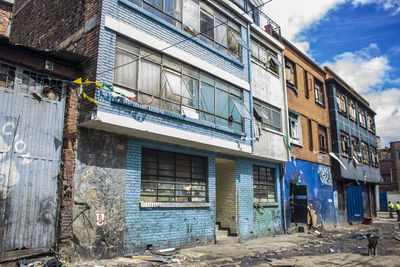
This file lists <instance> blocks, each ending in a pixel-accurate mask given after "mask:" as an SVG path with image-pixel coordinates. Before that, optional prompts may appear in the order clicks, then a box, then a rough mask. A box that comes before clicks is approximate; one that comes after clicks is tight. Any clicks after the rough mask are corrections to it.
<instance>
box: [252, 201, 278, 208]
mask: <svg viewBox="0 0 400 267" xmlns="http://www.w3.org/2000/svg"><path fill="white" fill-rule="evenodd" d="M255 205H259V206H261V207H263V208H265V207H278V206H279V203H278V202H261V203H258V202H255ZM254 208H257V207H254Z"/></svg>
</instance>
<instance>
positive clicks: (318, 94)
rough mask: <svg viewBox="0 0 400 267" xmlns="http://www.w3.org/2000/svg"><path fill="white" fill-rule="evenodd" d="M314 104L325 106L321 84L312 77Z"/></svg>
mask: <svg viewBox="0 0 400 267" xmlns="http://www.w3.org/2000/svg"><path fill="white" fill-rule="evenodd" d="M314 91H315V103H317V104H320V105H321V106H325V100H324V86H323V83H322V82H321V81H320V80H318V79H317V78H315V77H314Z"/></svg>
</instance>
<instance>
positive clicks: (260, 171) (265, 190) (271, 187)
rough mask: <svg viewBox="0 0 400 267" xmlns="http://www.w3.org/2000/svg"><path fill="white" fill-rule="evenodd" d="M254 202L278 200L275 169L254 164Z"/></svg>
mask: <svg viewBox="0 0 400 267" xmlns="http://www.w3.org/2000/svg"><path fill="white" fill-rule="evenodd" d="M253 186H254V202H256V203H271V202H276V182H275V169H274V168H268V167H262V166H256V165H254V166H253Z"/></svg>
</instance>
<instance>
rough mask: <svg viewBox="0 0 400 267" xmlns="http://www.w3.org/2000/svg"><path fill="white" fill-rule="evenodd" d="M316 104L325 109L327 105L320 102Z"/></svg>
mask: <svg viewBox="0 0 400 267" xmlns="http://www.w3.org/2000/svg"><path fill="white" fill-rule="evenodd" d="M315 104H317V105H319V106H320V107H322V108H325V105H323V104H322V103H319V102H318V101H315Z"/></svg>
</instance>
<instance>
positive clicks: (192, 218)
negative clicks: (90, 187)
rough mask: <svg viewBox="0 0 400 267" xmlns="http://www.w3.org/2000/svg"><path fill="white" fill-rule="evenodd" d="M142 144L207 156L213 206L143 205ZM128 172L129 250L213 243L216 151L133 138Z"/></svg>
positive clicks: (126, 234) (130, 144) (210, 195)
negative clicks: (158, 206) (212, 152)
mask: <svg viewBox="0 0 400 267" xmlns="http://www.w3.org/2000/svg"><path fill="white" fill-rule="evenodd" d="M142 147H147V148H153V149H161V150H168V151H171V152H180V153H186V154H192V155H198V156H203V157H207V158H208V197H209V202H210V204H211V207H210V208H153V209H150V208H140V206H139V201H140V186H141V162H142V161H141V151H142ZM126 165H127V171H126V192H125V195H126V206H125V213H126V216H125V218H126V231H125V244H126V248H127V251H128V252H129V251H135V250H143V249H146V245H147V244H152V245H153V248H154V249H157V248H167V247H180V246H184V245H186V244H195V243H198V244H204V243H207V242H208V243H211V242H213V240H214V232H215V157H214V155H213V154H210V153H205V152H201V151H195V150H193V149H187V148H182V147H177V146H170V145H163V144H160V143H152V142H145V141H142V140H138V139H133V138H130V139H129V141H128V148H127V164H126Z"/></svg>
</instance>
